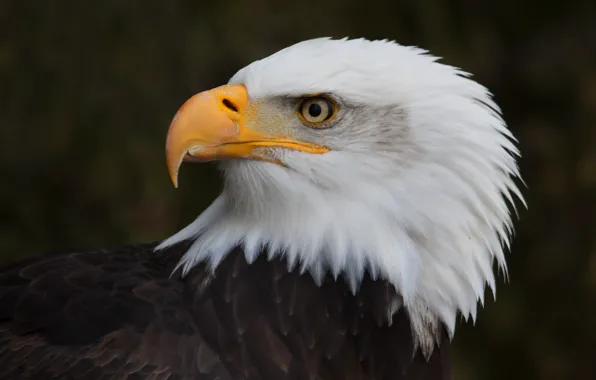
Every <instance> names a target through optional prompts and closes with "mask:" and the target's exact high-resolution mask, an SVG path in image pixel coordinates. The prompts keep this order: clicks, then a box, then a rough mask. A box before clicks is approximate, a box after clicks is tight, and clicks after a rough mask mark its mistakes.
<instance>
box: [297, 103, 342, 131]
mask: <svg viewBox="0 0 596 380" xmlns="http://www.w3.org/2000/svg"><path fill="white" fill-rule="evenodd" d="M297 113H298V116H299V117H300V120H302V122H303V123H304V124H306V125H307V126H309V127H320V126H322V125H324V124H326V123H327V122H329V121H331V120H332V119H333V118H334V117H335V115H336V114H337V104H336V103H335V102H334V101H333V100H331V99H329V98H327V97H325V96H313V97H309V98H305V99H304V100H302V102H300V104H299V105H298V109H297Z"/></svg>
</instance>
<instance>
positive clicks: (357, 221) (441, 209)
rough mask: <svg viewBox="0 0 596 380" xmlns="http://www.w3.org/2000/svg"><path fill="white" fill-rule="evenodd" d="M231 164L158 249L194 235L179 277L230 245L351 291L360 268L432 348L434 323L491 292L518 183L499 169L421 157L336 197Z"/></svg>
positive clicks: (291, 178) (251, 165)
mask: <svg viewBox="0 0 596 380" xmlns="http://www.w3.org/2000/svg"><path fill="white" fill-rule="evenodd" d="M238 165H240V166H238V167H228V169H227V170H226V178H227V180H226V186H225V187H224V191H223V193H222V194H221V195H220V196H219V197H218V198H217V199H216V200H215V201H214V202H213V203H212V204H211V206H210V207H208V208H207V209H206V210H205V211H204V212H203V213H202V214H201V215H200V216H199V217H198V218H197V219H196V220H195V221H194V222H193V223H191V224H190V225H189V226H187V227H186V228H184V229H183V230H181V231H180V232H178V233H177V234H175V235H174V236H172V237H170V238H169V239H167V240H165V241H164V242H163V243H162V244H161V245H160V246H159V247H158V249H162V248H166V247H168V246H171V245H173V244H176V243H178V242H181V241H185V240H194V242H193V244H192V245H191V246H190V248H189V249H188V251H187V253H186V254H185V256H184V257H183V259H182V260H181V262H180V264H179V266H180V267H181V268H182V269H183V273H186V272H188V271H189V270H190V269H191V268H193V267H194V266H195V265H197V264H199V263H200V262H207V263H209V265H210V266H211V267H212V268H215V267H217V265H218V264H219V263H220V261H221V260H222V259H223V258H224V257H225V256H226V255H227V254H228V253H229V252H230V251H231V250H232V249H233V248H235V247H237V246H240V247H242V248H243V250H244V252H245V255H246V259H247V261H248V262H249V263H250V262H252V261H253V260H255V258H256V256H257V255H258V254H260V253H262V252H264V254H267V255H268V257H269V258H273V257H277V256H282V257H284V258H285V259H286V261H287V263H288V267H289V268H298V269H299V270H300V271H302V272H309V273H310V274H311V275H312V278H313V280H314V281H315V282H317V283H320V281H321V280H322V279H323V277H324V275H325V274H326V273H331V274H332V275H334V276H336V277H337V276H340V275H341V276H344V278H345V279H346V280H347V281H348V282H349V283H350V284H351V288H352V291H353V292H357V291H358V287H359V285H360V281H361V279H362V278H363V275H364V273H365V271H368V272H369V273H370V274H371V276H372V277H373V278H381V279H385V280H387V281H389V282H390V283H391V284H393V285H394V286H395V288H396V290H397V291H398V293H399V294H400V295H401V296H402V298H403V307H405V308H406V310H407V311H408V314H409V316H410V319H411V322H412V328H413V330H414V332H415V334H416V336H417V337H418V341H419V343H420V344H421V345H422V346H423V347H424V346H427V347H428V346H429V345H430V346H431V347H432V344H434V340H433V339H434V337H435V336H436V334H435V333H436V331H437V329H438V328H439V327H440V326H439V325H440V324H443V325H444V326H445V327H446V329H447V331H448V332H449V334H450V336H452V335H453V333H454V331H455V321H456V317H457V315H458V313H461V314H462V315H463V316H464V317H465V318H466V319H467V318H468V317H470V316H471V317H472V319H473V320H475V318H476V311H477V304H478V301H480V302H483V296H484V290H485V286H486V285H488V287H489V288H490V289H491V290H492V291H493V294H494V293H495V277H494V274H493V269H492V267H493V263H494V261H496V262H497V263H498V266H499V267H500V268H501V269H503V270H504V271H506V262H505V257H504V251H503V248H504V247H505V246H507V245H508V242H509V237H510V232H511V218H510V215H509V210H508V205H507V202H506V201H507V200H508V199H510V198H511V197H510V192H513V193H515V194H517V189H516V187H515V185H514V184H513V182H512V180H511V178H510V173H507V172H503V171H501V170H500V168H493V171H492V172H491V171H490V170H485V171H484V172H483V171H480V170H478V171H475V170H473V169H474V168H473V167H470V168H468V169H469V170H468V172H467V174H468V175H470V176H472V177H473V178H474V181H469V180H468V181H466V179H464V178H462V177H461V175H460V174H458V173H461V171H460V170H459V169H460V167H459V166H458V165H455V166H454V167H453V170H449V166H446V165H445V162H442V163H441V165H432V164H423V165H418V166H416V167H412V168H410V169H409V170H404V171H402V172H401V173H399V176H385V177H379V178H377V181H357V183H354V181H353V178H351V179H349V181H350V182H351V183H348V179H346V183H345V184H342V183H338V184H337V185H338V188H342V189H344V190H343V191H342V192H338V191H337V189H334V190H335V191H322V190H321V188H320V186H319V185H320V184H315V183H312V182H309V181H304V178H303V177H302V176H301V175H300V174H297V173H291V172H290V173H289V174H288V172H287V171H284V169H282V168H276V167H275V165H272V164H268V163H259V162H243V163H241V164H238ZM497 169H499V170H497ZM512 170H517V169H512ZM275 171H279V172H275ZM470 171H471V172H470ZM239 173H242V174H239ZM282 173H283V175H282ZM267 176H271V178H276V180H277V181H276V182H275V185H272V183H273V182H272V181H269V180H267ZM283 176H285V177H283ZM299 177H300V178H299ZM250 178H252V179H250ZM254 178H261V179H262V180H261V181H255V180H254ZM280 178H286V180H285V181H284V180H282V181H280ZM297 183H300V184H301V187H298V188H297V187H296V184H297ZM479 184H480V185H482V186H480V185H479ZM238 189H242V191H240V190H238ZM462 194H464V195H465V197H464V196H462ZM429 337H430V338H429ZM425 342H427V343H425ZM431 342H432V344H431Z"/></svg>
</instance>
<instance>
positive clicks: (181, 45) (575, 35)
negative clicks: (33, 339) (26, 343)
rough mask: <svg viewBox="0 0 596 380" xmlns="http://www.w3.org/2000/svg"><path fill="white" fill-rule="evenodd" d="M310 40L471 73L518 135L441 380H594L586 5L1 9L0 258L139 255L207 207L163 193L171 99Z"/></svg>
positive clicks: (154, 1)
mask: <svg viewBox="0 0 596 380" xmlns="http://www.w3.org/2000/svg"><path fill="white" fill-rule="evenodd" d="M318 36H334V37H343V36H352V37H359V36H363V37H368V38H388V39H395V40H397V41H398V42H400V43H402V44H411V45H418V46H421V47H424V48H426V49H429V50H430V51H431V52H432V53H433V54H435V55H438V56H441V57H444V61H445V62H447V63H449V64H453V65H456V66H460V67H462V68H463V69H465V70H466V71H470V72H472V73H474V75H475V79H477V80H478V81H479V82H481V83H482V84H484V85H486V86H488V87H489V88H490V89H491V90H492V91H493V92H494V94H495V96H496V100H497V102H498V103H499V104H500V105H501V106H502V108H503V111H504V116H505V118H506V120H507V121H508V123H509V125H510V127H511V129H512V130H513V131H514V133H515V134H516V135H517V136H518V138H519V141H520V148H521V151H522V154H523V159H522V160H521V169H522V173H523V175H524V178H525V180H526V183H527V185H528V189H527V190H526V191H525V195H526V197H527V201H528V204H529V210H528V211H525V210H520V222H519V223H517V233H516V238H515V241H514V245H513V248H512V250H513V253H512V254H511V255H510V256H509V262H510V265H509V268H510V272H509V273H510V279H511V280H510V283H509V284H505V283H504V282H503V280H502V278H501V284H500V287H499V292H498V293H499V297H498V300H499V302H498V303H496V304H495V303H494V302H493V301H492V297H491V296H490V294H488V295H487V301H486V305H485V308H484V309H483V310H481V311H480V313H479V318H478V321H477V322H476V323H475V326H473V324H472V323H471V322H468V323H465V322H462V323H461V324H460V326H459V330H458V333H457V334H456V338H455V345H456V352H455V359H456V375H457V376H456V378H457V379H460V380H468V379H509V378H511V379H579V378H596V364H595V362H594V359H593V357H594V356H595V355H596V349H595V348H594V347H595V343H594V342H595V341H596V328H595V326H594V321H595V320H596V240H595V238H594V233H595V232H596V220H595V219H596V191H595V190H596V129H595V126H594V121H595V120H596V2H594V1H581V0H568V1H539V0H528V1H525V2H521V1H519V2H516V1H512V0H508V1H502V2H480V1H474V0H459V1H456V0H436V1H431V0H408V1H392V0H366V1H363V0H353V1H347V0H327V1H315V0H302V1H299V2H286V3H284V2H281V1H268V0H255V1H246V0H242V1H241V0H230V1H170V2H167V1H160V0H144V1H124V0H103V1H101V2H100V1H79V2H75V1H52V0H46V1H26V0H18V1H7V0H2V1H0V125H1V128H0V169H1V177H0V178H1V184H0V243H1V244H2V248H1V249H0V260H1V261H2V262H8V261H12V260H16V259H19V258H23V257H25V256H27V255H31V254H37V253H41V252H46V251H69V250H75V249H92V248H97V247H109V246H116V245H119V244H125V243H135V242H142V241H153V240H158V239H162V238H165V237H167V236H168V235H170V234H172V233H173V232H175V231H176V230H177V229H179V228H181V227H182V226H184V225H185V224H187V223H189V222H190V221H191V220H192V219H193V218H194V217H195V216H196V215H197V214H198V213H199V212H200V211H201V210H202V209H203V208H204V207H205V206H206V205H208V204H209V202H210V201H211V200H212V199H213V198H214V197H215V196H216V194H217V193H218V191H219V188H220V181H219V178H218V176H217V173H216V171H215V170H214V169H213V167H211V166H209V165H202V166H193V167H192V168H190V167H187V168H186V169H185V170H183V172H182V175H181V182H182V184H183V186H182V187H181V189H179V190H174V189H173V188H172V186H171V185H170V182H169V178H168V175H167V172H166V169H165V163H164V143H165V134H166V130H167V126H168V124H169V121H170V119H171V117H172V116H173V114H174V112H175V111H176V109H177V108H178V106H180V105H181V104H182V103H183V102H184V100H186V98H188V97H189V96H191V95H192V94H193V93H196V92H198V91H200V90H203V89H206V88H210V87H213V86H215V85H219V84H222V83H224V82H226V81H227V79H228V78H229V77H230V76H231V75H232V74H233V73H234V72H235V71H236V70H237V69H239V68H240V67H242V66H244V65H246V64H247V63H249V62H251V61H252V60H255V59H258V58H261V57H263V56H266V55H268V54H270V53H272V52H274V51H276V50H278V49H279V48H281V47H284V46H287V45H289V44H291V43H294V42H297V41H299V40H303V39H307V38H312V37H318Z"/></svg>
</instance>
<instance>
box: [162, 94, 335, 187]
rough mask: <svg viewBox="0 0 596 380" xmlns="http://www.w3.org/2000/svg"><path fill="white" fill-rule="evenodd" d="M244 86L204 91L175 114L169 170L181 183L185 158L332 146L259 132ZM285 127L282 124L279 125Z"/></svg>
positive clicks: (316, 149) (169, 144)
mask: <svg viewBox="0 0 596 380" xmlns="http://www.w3.org/2000/svg"><path fill="white" fill-rule="evenodd" d="M254 111H255V110H254V106H252V105H251V104H249V99H248V92H247V90H246V87H244V86H243V85H225V86H221V87H217V88H215V89H212V90H209V91H205V92H201V93H199V94H197V95H194V96H193V97H191V98H190V99H188V100H187V101H186V103H184V104H183V105H182V107H180V109H179V110H178V113H176V116H174V119H173V120H172V123H171V124H170V129H169V131H168V137H167V142H166V160H167V165H168V171H169V173H170V177H171V179H172V182H173V183H174V186H175V187H177V186H178V171H179V168H180V165H181V164H182V161H183V160H193V161H211V160H215V159H220V158H251V159H259V160H266V161H273V160H268V159H267V158H266V156H264V155H263V154H260V153H259V152H258V151H255V150H257V148H260V147H282V148H289V149H293V150H299V151H303V152H309V153H318V154H320V153H326V152H328V151H329V149H327V148H325V147H323V146H319V145H315V144H311V143H306V142H300V141H296V140H292V139H289V138H287V137H285V136H283V135H281V134H274V133H265V132H261V131H259V125H258V120H257V119H256V117H255V116H254V115H255V114H256V113H257V112H254ZM279 129H280V130H281V129H282V128H281V126H280V128H279Z"/></svg>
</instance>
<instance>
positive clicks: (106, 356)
mask: <svg viewBox="0 0 596 380" xmlns="http://www.w3.org/2000/svg"><path fill="white" fill-rule="evenodd" d="M153 247H154V246H153V245H151V244H150V245H139V246H131V247H125V248H120V249H116V250H111V251H97V252H87V253H71V254H64V255H53V256H47V257H43V258H37V259H34V260H27V261H24V262H21V263H18V264H16V265H13V266H11V267H9V268H5V269H4V270H2V271H1V272H0V379H3V380H12V379H23V380H25V379H27V380H33V379H73V380H74V379H89V380H95V379H106V380H107V379H122V380H132V379H139V380H140V379H155V380H158V379H160V380H161V379H163V380H166V379H167V380H174V379H189V380H190V379H193V380H197V379H205V380H215V379H219V380H228V379H229V380H231V379H255V380H260V379H267V380H285V379H295V380H298V379H300V380H304V379H312V380H340V379H341V380H369V379H378V380H406V379H407V380H446V379H450V378H451V374H450V372H451V369H450V363H449V357H448V349H449V342H448V340H447V339H444V340H443V343H442V344H441V345H440V347H437V348H436V349H435V350H434V352H433V354H432V356H431V357H430V358H429V360H426V359H425V358H424V357H423V356H422V355H421V353H420V352H419V351H417V350H415V349H414V344H413V339H412V332H411V330H410V325H409V320H408V318H407V315H406V313H404V310H403V309H402V310H399V311H398V312H397V314H395V315H394V317H393V322H392V323H391V324H389V323H388V317H387V310H388V308H389V304H390V302H392V301H395V299H396V297H399V296H398V295H397V294H396V293H395V292H394V291H393V288H392V287H390V286H389V285H388V284H387V283H385V282H383V281H373V280H372V279H371V278H369V277H365V278H364V280H363V282H362V286H361V288H360V290H359V291H358V292H357V294H356V295H352V293H351V292H350V290H349V286H348V285H347V284H346V283H344V282H343V280H342V279H341V278H339V279H337V280H335V279H333V278H331V277H329V278H326V279H325V281H324V282H323V284H322V285H321V286H317V285H316V284H315V283H314V282H313V280H312V278H311V277H310V275H309V274H303V275H300V274H299V272H298V271H296V270H294V271H288V268H287V265H286V263H285V262H283V261H282V260H281V259H280V260H272V261H267V260H266V259H265V258H264V257H261V258H258V259H257V260H256V261H255V262H253V263H251V264H248V263H247V262H246V261H245V259H244V255H243V253H242V252H241V251H239V250H236V251H233V252H230V254H228V256H227V258H226V259H225V260H224V261H223V262H222V263H221V264H220V265H219V266H218V268H217V270H216V271H215V273H211V272H210V271H208V270H207V269H206V268H205V267H204V266H202V265H199V266H198V267H196V268H194V269H193V270H192V271H191V272H190V273H189V274H188V275H187V276H186V277H184V278H183V279H181V278H180V276H179V275H177V274H175V275H173V276H171V274H172V271H173V269H174V267H175V265H176V264H177V262H178V260H179V259H180V257H181V255H182V253H183V252H184V247H180V246H179V247H173V248H170V249H168V250H166V251H164V252H159V253H154V252H153Z"/></svg>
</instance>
